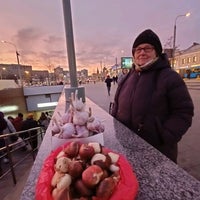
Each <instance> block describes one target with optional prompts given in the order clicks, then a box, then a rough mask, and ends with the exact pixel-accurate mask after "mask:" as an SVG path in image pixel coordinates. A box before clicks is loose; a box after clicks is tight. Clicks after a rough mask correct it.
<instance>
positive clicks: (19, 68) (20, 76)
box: [1, 40, 23, 87]
mask: <svg viewBox="0 0 200 200" xmlns="http://www.w3.org/2000/svg"><path fill="white" fill-rule="evenodd" d="M1 42H3V43H6V44H10V45H12V46H14V47H15V53H16V57H17V65H18V74H19V79H20V84H21V87H22V86H23V83H22V74H21V67H20V63H19V55H20V54H19V52H18V51H17V47H16V45H15V44H13V43H12V42H8V41H5V40H2V41H1Z"/></svg>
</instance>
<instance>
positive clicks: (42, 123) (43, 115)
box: [38, 112, 50, 131]
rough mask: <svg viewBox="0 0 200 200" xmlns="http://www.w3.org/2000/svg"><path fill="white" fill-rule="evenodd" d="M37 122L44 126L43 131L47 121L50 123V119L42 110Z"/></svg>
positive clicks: (47, 123) (45, 128)
mask: <svg viewBox="0 0 200 200" xmlns="http://www.w3.org/2000/svg"><path fill="white" fill-rule="evenodd" d="M38 123H39V125H40V126H41V127H42V128H44V131H46V130H47V128H48V126H49V123H50V120H49V118H48V117H47V116H46V114H45V113H44V112H42V113H41V116H40V118H39V120H38Z"/></svg>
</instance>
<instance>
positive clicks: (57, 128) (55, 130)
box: [52, 90, 105, 139]
mask: <svg viewBox="0 0 200 200" xmlns="http://www.w3.org/2000/svg"><path fill="white" fill-rule="evenodd" d="M70 102H71V103H70V106H69V109H68V110H67V112H65V113H64V115H61V114H60V113H58V114H59V119H57V118H55V117H54V118H52V122H53V124H52V125H53V127H52V135H53V136H57V137H58V138H62V139H69V138H84V137H89V136H92V135H94V134H97V133H102V132H104V129H105V127H104V125H103V124H102V122H101V121H100V120H99V119H98V118H96V117H94V116H92V111H91V108H89V109H88V111H87V110H86V109H85V104H84V103H83V101H82V98H80V99H78V90H76V91H75V94H74V93H71V100H70Z"/></svg>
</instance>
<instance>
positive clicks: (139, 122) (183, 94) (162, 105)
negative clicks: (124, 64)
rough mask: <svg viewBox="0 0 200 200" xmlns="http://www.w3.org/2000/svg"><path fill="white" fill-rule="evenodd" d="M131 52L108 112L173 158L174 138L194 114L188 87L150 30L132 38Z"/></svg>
mask: <svg viewBox="0 0 200 200" xmlns="http://www.w3.org/2000/svg"><path fill="white" fill-rule="evenodd" d="M132 55H133V58H134V59H133V60H134V64H133V68H132V69H131V70H130V71H129V73H128V74H127V75H126V76H125V77H124V79H123V80H122V81H121V82H120V83H119V85H118V88H117V91H116V95H115V101H114V107H113V110H112V115H113V116H114V117H115V118H116V119H117V120H119V121H120V122H122V123H123V124H125V125H126V126H127V127H129V128H130V129H131V130H133V131H134V132H135V133H136V134H138V135H139V136H140V137H142V138H143V139H144V140H146V141H147V142H148V143H150V144H151V145H153V146H154V147H155V148H157V149H158V150H159V151H160V152H162V153H163V154H165V155H166V156H167V157H168V158H170V159H171V160H173V161H174V162H177V153H178V150H177V149H178V142H179V141H180V140H181V138H182V136H183V135H184V134H185V133H186V131H187V130H188V128H189V127H190V126H191V124H192V117H193V115H194V106H193V102H192V99H191V97H190V94H189V92H188V89H187V87H186V85H185V82H184V81H183V80H182V78H181V77H180V75H179V74H178V73H177V72H175V71H174V70H173V69H172V68H171V66H170V63H169V61H168V58H167V56H166V54H163V53H162V45H161V42H160V39H159V37H158V36H157V35H156V34H155V33H154V32H153V31H152V30H149V29H148V30H145V31H144V32H142V33H141V34H140V35H139V36H138V37H137V38H136V39H135V41H134V43H133V48H132Z"/></svg>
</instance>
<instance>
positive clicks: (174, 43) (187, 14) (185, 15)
mask: <svg viewBox="0 0 200 200" xmlns="http://www.w3.org/2000/svg"><path fill="white" fill-rule="evenodd" d="M189 16H190V13H186V14H184V15H178V16H177V17H176V19H175V23H174V40H173V52H172V68H174V61H175V50H176V22H177V19H178V18H180V17H189Z"/></svg>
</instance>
